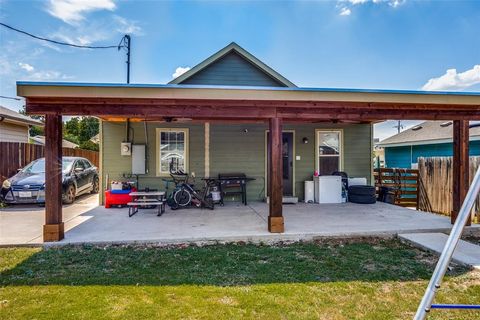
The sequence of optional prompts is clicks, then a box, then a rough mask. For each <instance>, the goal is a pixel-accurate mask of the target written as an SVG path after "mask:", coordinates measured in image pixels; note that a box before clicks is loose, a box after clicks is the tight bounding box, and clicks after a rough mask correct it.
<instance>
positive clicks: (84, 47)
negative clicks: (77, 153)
mask: <svg viewBox="0 0 480 320" xmlns="http://www.w3.org/2000/svg"><path fill="white" fill-rule="evenodd" d="M0 25H1V26H3V27H5V28H7V29H10V30H13V31H16V32H19V33H22V34H24V35H27V36H29V37H32V38H35V39H38V40H42V41H47V42H51V43H54V44H58V45H62V46H70V47H74V48H82V49H113V48H117V49H118V50H120V48H122V47H124V44H123V38H122V40H121V41H120V43H119V44H118V45H116V46H84V45H79V44H73V43H68V42H62V41H57V40H52V39H47V38H43V37H39V36H36V35H34V34H31V33H29V32H26V31H23V30H20V29H17V28H14V27H12V26H9V25H8V24H5V23H3V22H0Z"/></svg>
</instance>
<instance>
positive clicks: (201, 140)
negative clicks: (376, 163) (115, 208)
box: [100, 43, 373, 201]
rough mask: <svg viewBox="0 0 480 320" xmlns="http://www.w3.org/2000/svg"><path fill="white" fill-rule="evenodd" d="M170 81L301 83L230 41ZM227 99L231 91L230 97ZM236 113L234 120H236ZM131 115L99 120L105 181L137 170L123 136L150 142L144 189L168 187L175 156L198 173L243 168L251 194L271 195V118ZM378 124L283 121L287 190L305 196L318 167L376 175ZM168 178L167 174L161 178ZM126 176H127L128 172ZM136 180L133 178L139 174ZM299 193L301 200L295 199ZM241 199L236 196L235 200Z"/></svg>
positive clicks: (267, 85) (189, 84) (140, 178)
mask: <svg viewBox="0 0 480 320" xmlns="http://www.w3.org/2000/svg"><path fill="white" fill-rule="evenodd" d="M169 85H172V86H178V87H185V88H199V87H201V88H208V87H212V86H215V87H219V86H223V87H228V88H242V89H248V88H255V87H256V88H257V89H258V90H261V88H262V87H264V88H268V90H272V89H275V88H296V86H295V85H294V84H293V83H292V82H291V81H289V80H287V79H286V78H284V77H283V76H282V75H280V74H279V73H278V72H276V71H275V70H273V69H272V68H270V67H269V66H267V65H266V64H265V63H263V62H262V61H260V60H259V59H257V58H256V57H255V56H253V55H252V54H250V53H249V52H247V51H246V50H245V49H243V48H241V47H240V46H239V45H237V44H236V43H231V44H229V45H228V46H226V47H225V48H223V49H221V50H220V51H218V52H217V53H215V54H213V55H212V56H210V57H208V58H207V59H205V60H204V61H202V62H200V63H199V64H198V65H196V66H195V67H193V68H192V69H190V70H189V71H187V72H185V73H184V74H182V75H180V76H179V77H177V78H176V79H174V80H172V81H171V82H170V83H169ZM224 98H225V99H226V100H228V96H226V97H224ZM232 120H233V119H232ZM126 128H127V126H126V119H125V118H115V117H112V119H108V120H105V119H104V120H102V121H101V136H100V144H101V148H100V152H101V168H102V181H104V182H105V181H115V180H125V177H128V176H129V174H130V173H131V172H132V159H131V156H121V150H120V146H121V143H122V142H124V141H127V139H128V140H129V141H130V142H131V143H132V144H133V145H146V154H147V157H146V158H147V161H146V169H147V173H146V174H142V175H139V176H138V183H139V186H140V188H145V187H148V188H151V189H159V190H164V189H165V188H166V183H165V180H166V178H168V177H169V170H168V169H169V163H170V161H172V159H174V161H175V163H178V164H179V167H180V168H181V169H182V170H184V171H185V172H188V173H189V174H191V175H194V176H195V177H196V182H197V183H198V184H200V183H201V182H202V181H201V178H202V177H216V176H218V174H221V173H244V174H245V175H247V176H248V177H251V178H254V179H255V180H253V181H251V182H249V183H248V185H247V194H248V199H249V201H255V200H262V201H263V200H265V198H266V197H267V180H268V175H267V171H268V170H267V141H268V139H267V136H268V122H262V121H257V122H255V121H245V122H242V121H230V122H229V121H228V120H222V121H215V120H209V119H205V120H204V121H201V120H198V119H190V118H188V116H185V117H184V118H178V117H174V118H169V117H164V118H161V119H156V120H152V119H149V120H148V121H146V122H144V121H133V120H132V121H130V122H129V129H128V132H127V129H126ZM372 136H373V127H372V124H371V123H369V122H363V123H362V122H360V121H350V122H343V123H334V122H332V121H311V122H310V123H306V122H297V124H296V123H295V119H292V121H289V122H285V124H284V125H283V137H282V143H283V154H282V157H283V193H284V196H285V197H291V198H294V199H295V198H296V199H298V200H299V201H301V200H302V199H303V194H304V181H305V180H312V175H313V174H314V172H315V171H318V172H319V174H321V175H329V174H331V173H332V172H334V171H345V172H347V173H348V174H349V176H352V177H366V178H367V180H368V181H370V180H371V174H372V152H373V151H372ZM162 178H163V179H162ZM127 179H128V178H127ZM130 179H133V180H135V179H136V177H131V178H130ZM296 199H295V200H296ZM233 200H238V199H233Z"/></svg>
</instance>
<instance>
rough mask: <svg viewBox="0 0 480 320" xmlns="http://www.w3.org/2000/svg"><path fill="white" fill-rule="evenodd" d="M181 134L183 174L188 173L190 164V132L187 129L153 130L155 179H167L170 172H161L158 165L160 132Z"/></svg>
mask: <svg viewBox="0 0 480 320" xmlns="http://www.w3.org/2000/svg"><path fill="white" fill-rule="evenodd" d="M172 131H174V132H183V133H184V135H185V161H184V163H185V172H188V169H189V163H190V154H189V149H190V144H189V140H190V137H189V136H190V131H189V129H188V128H155V174H156V176H157V177H168V176H170V172H161V171H160V170H161V168H162V167H161V165H160V134H161V133H162V132H172Z"/></svg>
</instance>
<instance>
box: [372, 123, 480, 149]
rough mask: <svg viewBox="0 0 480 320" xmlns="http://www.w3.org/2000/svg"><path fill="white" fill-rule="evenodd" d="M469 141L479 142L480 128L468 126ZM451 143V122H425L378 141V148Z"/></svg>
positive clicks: (472, 125)
mask: <svg viewBox="0 0 480 320" xmlns="http://www.w3.org/2000/svg"><path fill="white" fill-rule="evenodd" d="M470 140H480V126H476V125H474V124H471V125H470ZM452 141H453V122H452V121H425V122H422V123H420V124H419V125H416V126H414V127H412V128H410V129H408V130H405V131H402V132H400V133H399V134H396V135H394V136H391V137H390V138H387V139H385V140H382V141H380V143H378V144H377V146H380V147H401V146H410V145H425V144H438V143H448V142H452Z"/></svg>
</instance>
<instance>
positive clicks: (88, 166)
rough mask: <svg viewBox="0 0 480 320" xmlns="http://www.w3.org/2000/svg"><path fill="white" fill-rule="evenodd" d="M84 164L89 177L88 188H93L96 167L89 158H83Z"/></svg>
mask: <svg viewBox="0 0 480 320" xmlns="http://www.w3.org/2000/svg"><path fill="white" fill-rule="evenodd" d="M82 161H83V165H84V167H85V175H86V179H87V182H86V184H87V186H86V188H91V187H92V185H93V179H94V178H95V168H94V167H93V165H92V164H91V163H90V161H88V160H87V159H83V160H82Z"/></svg>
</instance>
